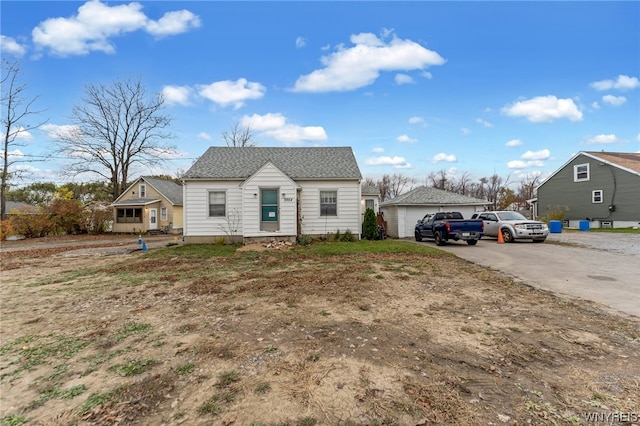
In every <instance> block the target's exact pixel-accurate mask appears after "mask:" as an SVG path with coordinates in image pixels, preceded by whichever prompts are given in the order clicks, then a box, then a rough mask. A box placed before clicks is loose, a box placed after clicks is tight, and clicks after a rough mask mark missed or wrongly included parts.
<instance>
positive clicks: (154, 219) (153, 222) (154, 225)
mask: <svg viewBox="0 0 640 426" xmlns="http://www.w3.org/2000/svg"><path fill="white" fill-rule="evenodd" d="M149 229H158V209H149Z"/></svg>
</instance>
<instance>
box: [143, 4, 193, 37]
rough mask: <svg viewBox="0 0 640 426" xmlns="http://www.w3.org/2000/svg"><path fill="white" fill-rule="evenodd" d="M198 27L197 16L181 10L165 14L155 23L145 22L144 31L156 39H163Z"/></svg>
mask: <svg viewBox="0 0 640 426" xmlns="http://www.w3.org/2000/svg"><path fill="white" fill-rule="evenodd" d="M198 27H200V18H199V17H198V15H195V14H194V13H192V12H190V11H188V10H184V9H183V10H178V11H174V12H167V13H165V14H164V15H163V16H162V18H160V19H158V20H157V21H152V20H149V21H147V24H146V25H145V27H144V29H145V30H147V32H148V33H149V34H151V35H154V36H156V37H165V36H170V35H174V34H181V33H186V32H187V31H189V30H190V29H191V28H198Z"/></svg>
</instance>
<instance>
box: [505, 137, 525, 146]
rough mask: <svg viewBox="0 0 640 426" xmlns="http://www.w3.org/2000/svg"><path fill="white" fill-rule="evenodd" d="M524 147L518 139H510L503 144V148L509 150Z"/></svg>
mask: <svg viewBox="0 0 640 426" xmlns="http://www.w3.org/2000/svg"><path fill="white" fill-rule="evenodd" d="M522 145H524V142H522V141H521V140H520V139H511V140H510V141H507V143H506V144H505V146H508V147H509V148H514V147H516V146H522Z"/></svg>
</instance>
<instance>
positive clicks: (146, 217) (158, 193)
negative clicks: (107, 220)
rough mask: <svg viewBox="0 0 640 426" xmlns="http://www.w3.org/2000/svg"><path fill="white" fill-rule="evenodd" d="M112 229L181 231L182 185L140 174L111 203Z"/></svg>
mask: <svg viewBox="0 0 640 426" xmlns="http://www.w3.org/2000/svg"><path fill="white" fill-rule="evenodd" d="M112 206H113V226H112V229H111V230H112V232H119V233H133V234H139V233H146V232H152V233H154V232H165V233H180V232H182V219H183V214H182V209H183V203H182V185H180V184H178V183H176V182H174V181H171V180H168V179H160V178H154V177H150V176H141V177H139V178H138V179H136V180H135V182H133V183H132V184H131V185H129V187H128V188H127V189H126V190H125V191H124V192H123V193H122V194H120V196H119V197H118V198H117V199H116V200H115V201H114V202H113V203H112Z"/></svg>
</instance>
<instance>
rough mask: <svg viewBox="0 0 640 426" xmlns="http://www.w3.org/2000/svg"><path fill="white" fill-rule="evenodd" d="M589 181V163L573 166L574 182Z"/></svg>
mask: <svg viewBox="0 0 640 426" xmlns="http://www.w3.org/2000/svg"><path fill="white" fill-rule="evenodd" d="M587 180H589V163H585V164H576V165H575V166H573V181H574V182H584V181H587Z"/></svg>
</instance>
